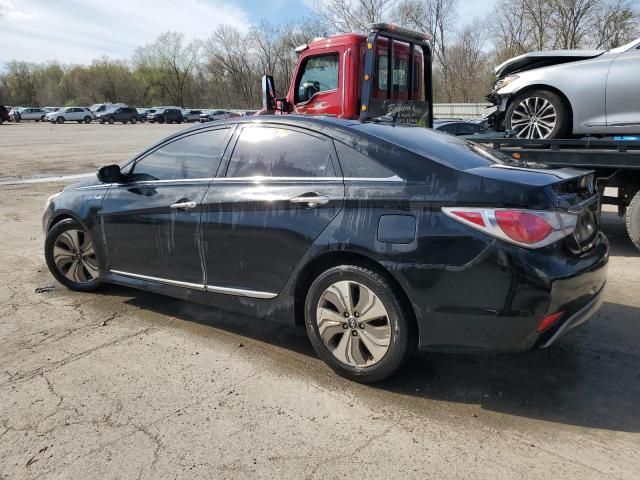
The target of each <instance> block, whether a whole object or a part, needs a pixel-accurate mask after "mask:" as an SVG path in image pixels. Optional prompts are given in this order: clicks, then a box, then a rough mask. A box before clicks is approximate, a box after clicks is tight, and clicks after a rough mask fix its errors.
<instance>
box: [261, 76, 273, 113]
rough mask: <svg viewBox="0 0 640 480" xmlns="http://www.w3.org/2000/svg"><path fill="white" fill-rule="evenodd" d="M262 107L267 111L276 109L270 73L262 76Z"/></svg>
mask: <svg viewBox="0 0 640 480" xmlns="http://www.w3.org/2000/svg"><path fill="white" fill-rule="evenodd" d="M262 108H263V109H264V110H266V111H268V112H273V111H275V109H276V87H275V85H274V83H273V77H272V76H271V75H264V76H263V77H262Z"/></svg>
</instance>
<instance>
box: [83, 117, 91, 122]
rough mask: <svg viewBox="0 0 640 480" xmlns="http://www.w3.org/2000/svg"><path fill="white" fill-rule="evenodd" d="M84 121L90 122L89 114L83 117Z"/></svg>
mask: <svg viewBox="0 0 640 480" xmlns="http://www.w3.org/2000/svg"><path fill="white" fill-rule="evenodd" d="M84 123H91V117H90V116H89V115H87V116H86V117H84Z"/></svg>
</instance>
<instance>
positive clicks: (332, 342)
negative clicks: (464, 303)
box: [305, 265, 411, 383]
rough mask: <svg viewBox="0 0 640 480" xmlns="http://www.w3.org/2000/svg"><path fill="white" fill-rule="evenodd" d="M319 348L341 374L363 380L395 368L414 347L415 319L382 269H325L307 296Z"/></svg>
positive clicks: (312, 335) (380, 376)
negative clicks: (413, 319) (412, 331)
mask: <svg viewBox="0 0 640 480" xmlns="http://www.w3.org/2000/svg"><path fill="white" fill-rule="evenodd" d="M305 323H306V327H307V333H308V334H309V339H310V340H311V344H312V345H313V347H314V349H315V351H316V353H317V354H318V355H319V356H320V358H321V359H322V360H324V361H325V362H326V363H327V364H328V365H329V366H330V367H331V368H332V369H333V370H335V371H336V372H337V373H338V374H340V375H342V376H344V377H346V378H349V379H351V380H355V381H358V382H363V383H371V382H378V381H380V380H383V379H385V378H387V377H388V376H390V375H391V374H393V373H394V372H395V371H396V370H397V369H398V368H400V366H401V365H402V364H403V363H404V361H405V360H406V359H407V357H408V356H409V354H410V351H411V348H410V346H411V335H410V330H411V321H410V316H409V314H408V312H407V310H406V308H405V307H404V306H403V305H402V303H401V301H400V300H399V299H398V298H397V297H396V295H395V294H394V289H393V288H392V286H391V285H390V284H389V282H388V281H387V280H386V279H385V278H384V277H383V276H382V275H380V274H378V273H376V272H374V271H372V270H369V269H366V268H362V267H358V266H354V265H342V266H339V267H334V268H331V269H329V270H327V271H325V272H324V273H322V274H321V275H320V276H318V278H316V280H315V281H314V282H313V284H312V285H311V287H310V288H309V292H308V293H307V298H306V302H305Z"/></svg>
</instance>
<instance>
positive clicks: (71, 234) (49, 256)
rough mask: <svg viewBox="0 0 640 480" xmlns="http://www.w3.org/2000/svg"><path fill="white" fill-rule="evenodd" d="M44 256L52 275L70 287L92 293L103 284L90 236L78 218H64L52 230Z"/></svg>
mask: <svg viewBox="0 0 640 480" xmlns="http://www.w3.org/2000/svg"><path fill="white" fill-rule="evenodd" d="M44 256H45V259H46V261H47V266H48V267H49V270H50V271H51V273H52V274H53V276H54V277H55V278H56V280H58V281H59V282H60V283H62V284H63V285H64V286H66V287H67V288H70V289H71V290H79V291H82V292H90V291H93V290H96V289H97V288H99V287H100V285H101V282H100V279H99V276H100V274H99V266H98V257H97V255H96V251H95V248H94V245H93V241H92V239H91V235H90V234H89V232H87V231H86V230H85V229H84V228H83V227H82V225H81V224H80V223H78V222H76V221H75V220H73V219H71V218H68V219H65V220H62V221H60V222H58V223H56V224H55V225H54V226H53V227H52V228H51V230H49V233H48V234H47V238H46V240H45V245H44Z"/></svg>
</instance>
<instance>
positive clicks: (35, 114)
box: [13, 107, 47, 122]
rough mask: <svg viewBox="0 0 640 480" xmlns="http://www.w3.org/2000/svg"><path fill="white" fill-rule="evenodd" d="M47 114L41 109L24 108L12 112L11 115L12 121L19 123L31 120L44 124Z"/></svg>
mask: <svg viewBox="0 0 640 480" xmlns="http://www.w3.org/2000/svg"><path fill="white" fill-rule="evenodd" d="M46 114H47V112H45V111H44V110H43V109H41V108H36V107H24V108H20V109H19V110H16V111H14V113H13V121H14V122H21V121H27V120H32V121H35V122H40V121H42V122H44V117H45V115H46Z"/></svg>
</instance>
